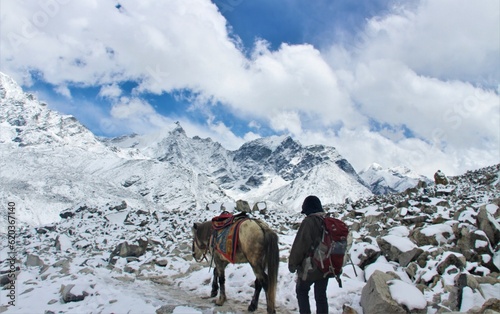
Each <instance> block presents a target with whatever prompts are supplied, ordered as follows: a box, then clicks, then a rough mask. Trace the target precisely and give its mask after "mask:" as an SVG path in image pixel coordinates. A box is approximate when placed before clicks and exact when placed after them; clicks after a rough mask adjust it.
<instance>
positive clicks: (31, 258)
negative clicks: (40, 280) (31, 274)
mask: <svg viewBox="0 0 500 314" xmlns="http://www.w3.org/2000/svg"><path fill="white" fill-rule="evenodd" d="M24 264H25V265H26V266H28V267H43V266H45V264H44V263H43V261H42V260H41V259H40V257H38V255H34V254H28V255H27V256H26V262H25V263H24Z"/></svg>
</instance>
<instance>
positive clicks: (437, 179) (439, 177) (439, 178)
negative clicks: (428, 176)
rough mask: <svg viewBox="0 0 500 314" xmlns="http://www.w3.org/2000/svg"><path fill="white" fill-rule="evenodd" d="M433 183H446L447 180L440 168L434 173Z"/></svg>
mask: <svg viewBox="0 0 500 314" xmlns="http://www.w3.org/2000/svg"><path fill="white" fill-rule="evenodd" d="M434 183H435V184H436V185H438V184H441V185H448V183H449V182H448V178H447V177H446V175H445V174H444V173H443V172H442V171H441V170H438V171H437V172H436V173H434Z"/></svg>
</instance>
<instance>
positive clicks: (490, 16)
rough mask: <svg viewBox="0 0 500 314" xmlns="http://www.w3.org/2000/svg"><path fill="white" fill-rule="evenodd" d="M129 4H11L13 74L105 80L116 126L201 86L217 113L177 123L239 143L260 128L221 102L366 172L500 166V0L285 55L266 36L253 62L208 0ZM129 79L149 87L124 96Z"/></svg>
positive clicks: (148, 119)
mask: <svg viewBox="0 0 500 314" xmlns="http://www.w3.org/2000/svg"><path fill="white" fill-rule="evenodd" d="M120 4H121V5H122V7H121V8H120V10H118V9H117V8H115V7H114V5H113V4H112V3H109V2H104V1H63V0H47V1H46V2H43V1H41V2H34V1H3V2H2V3H1V11H2V20H1V23H2V25H1V26H2V27H0V35H1V38H6V40H3V41H1V42H0V65H1V67H2V68H1V70H2V71H4V72H6V73H7V74H9V75H12V76H13V77H14V78H15V79H16V80H18V81H19V82H23V83H24V84H25V85H30V84H31V83H32V81H33V78H32V77H31V76H30V75H29V73H30V72H28V71H34V73H35V75H37V76H40V77H41V78H42V79H43V80H44V81H46V82H48V83H51V84H54V85H56V86H57V87H56V88H57V89H58V90H59V91H60V92H61V93H62V94H65V95H67V96H71V94H70V93H71V91H70V89H68V86H70V87H71V84H77V85H78V86H82V85H83V86H99V87H101V90H100V93H99V95H100V96H101V97H103V98H105V99H107V100H109V101H110V102H113V106H112V108H111V111H110V112H109V116H107V117H106V116H104V117H103V115H102V114H101V116H100V117H99V119H101V120H102V124H103V125H104V127H105V128H108V129H109V130H114V131H116V130H120V129H122V130H131V131H133V132H136V133H144V132H147V131H148V130H152V129H154V128H162V127H164V126H165V125H168V124H170V123H172V122H173V119H174V117H164V116H161V115H160V114H158V113H157V112H156V111H155V109H154V108H153V107H152V106H151V105H150V104H149V103H147V101H145V100H144V99H141V97H142V96H143V93H145V92H148V93H158V94H161V93H163V92H170V91H173V90H189V91H190V92H192V93H193V94H194V95H195V96H194V97H193V106H192V107H191V108H190V110H196V111H204V112H205V114H206V116H207V120H206V122H205V123H204V124H203V125H200V124H197V123H195V122H191V121H189V120H188V118H182V117H181V118H175V119H176V120H180V121H181V123H182V125H183V127H184V128H185V129H186V131H187V132H188V134H191V135H195V134H198V135H200V136H201V137H211V138H212V139H214V140H216V141H219V142H221V143H223V144H224V146H226V147H228V148H232V149H235V148H237V147H239V145H241V143H243V141H245V140H249V139H254V138H256V137H258V135H256V134H254V133H252V132H249V133H247V134H246V135H245V136H244V138H240V137H239V136H236V135H234V134H233V132H232V131H231V129H230V128H229V127H228V126H227V125H228V123H223V122H221V121H218V120H217V119H215V118H216V117H214V115H213V113H211V110H212V107H210V106H207V104H209V105H210V104H213V103H214V102H220V103H221V104H222V105H223V106H225V107H226V108H228V109H229V110H230V111H231V113H232V114H234V115H236V116H237V117H238V118H240V119H244V120H248V121H250V122H249V126H250V127H261V125H260V124H265V123H267V124H268V125H267V126H268V127H271V128H274V130H276V131H288V132H290V133H291V134H293V135H294V136H295V137H297V138H298V139H299V140H300V141H301V142H303V143H306V144H307V143H323V144H326V145H333V146H336V147H337V148H338V149H339V151H340V152H341V153H342V154H343V155H344V156H345V157H347V159H348V160H349V161H351V162H352V163H353V164H354V165H355V167H356V169H358V170H360V169H361V168H364V167H365V166H367V165H369V164H371V163H372V162H375V161H376V162H379V163H381V164H383V165H386V166H395V165H407V166H410V167H411V168H413V169H415V170H417V171H421V172H422V173H424V172H425V173H426V174H427V175H429V174H430V175H432V173H433V171H435V170H436V169H438V168H439V169H443V171H444V170H448V171H447V172H448V173H450V174H457V173H460V172H463V171H465V170H467V169H471V168H477V167H480V166H485V165H488V164H492V163H497V162H499V161H500V153H499V151H500V126H499V124H498V121H500V108H499V106H500V105H499V102H500V100H499V96H498V92H495V91H493V90H491V87H492V86H494V87H496V86H497V84H498V79H499V76H500V74H499V73H500V72H499V71H500V60H499V58H498V54H499V51H500V48H499V45H500V41H499V40H498V38H500V34H499V32H500V28H499V27H498V26H499V21H500V18H499V14H500V13H499V12H500V8H499V6H500V4H499V2H498V1H496V0H479V1H474V2H471V1H467V0H459V1H452V0H442V1H428V0H422V1H420V2H418V3H417V4H416V5H413V7H412V8H403V7H401V8H395V9H394V10H393V11H392V12H390V13H389V14H387V15H384V16H379V17H376V18H373V19H370V20H368V21H367V24H366V28H365V30H364V32H363V33H361V34H360V36H359V38H358V39H357V41H355V42H353V43H351V44H352V45H351V46H347V45H344V46H340V45H338V44H335V43H332V47H331V49H330V50H329V51H319V50H318V49H316V48H315V47H313V46H311V45H308V44H303V45H289V44H282V45H281V46H280V47H279V49H277V50H274V51H272V50H271V49H270V48H269V45H268V44H267V43H266V42H265V41H264V40H258V41H257V42H256V43H255V46H254V48H253V50H252V51H251V52H250V54H249V55H250V57H247V56H245V54H244V53H243V52H242V50H241V48H240V46H239V44H238V40H237V39H232V38H231V37H230V35H229V34H228V31H227V27H226V20H225V19H224V17H223V16H222V15H221V14H220V13H219V12H218V11H217V8H216V6H215V5H214V4H213V3H211V2H210V1H208V0H182V1H168V2H166V1H153V0H148V1H147V0H144V1H140V2H137V1H132V0H124V1H120ZM123 81H135V82H136V83H137V84H138V86H137V88H135V89H134V91H133V92H132V97H131V98H123V97H122V98H121V100H120V101H118V102H116V101H117V99H118V98H119V97H121V96H122V95H123V91H121V90H120V88H119V86H118V85H117V84H118V83H120V82H123ZM478 86H483V87H478ZM488 88H490V89H488ZM115 102H116V103H115ZM187 116H188V114H187ZM255 121H259V124H256V123H255ZM373 121H376V122H377V123H378V124H380V126H381V127H374V126H373V125H372V124H370V123H371V122H373ZM262 127H266V125H264V126H262ZM406 131H409V132H411V133H413V136H414V137H412V138H406V137H405V136H403V135H407V134H406V133H405V132H406ZM446 167H448V168H446Z"/></svg>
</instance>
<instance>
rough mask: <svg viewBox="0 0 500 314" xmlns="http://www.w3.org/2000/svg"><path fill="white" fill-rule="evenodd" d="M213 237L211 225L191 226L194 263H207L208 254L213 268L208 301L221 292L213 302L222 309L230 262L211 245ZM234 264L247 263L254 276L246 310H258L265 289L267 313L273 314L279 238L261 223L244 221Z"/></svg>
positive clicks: (198, 224)
mask: <svg viewBox="0 0 500 314" xmlns="http://www.w3.org/2000/svg"><path fill="white" fill-rule="evenodd" d="M212 234H213V228H212V222H211V221H206V222H203V223H195V224H194V225H193V247H192V249H193V257H194V259H195V260H196V261H197V262H201V261H202V260H203V259H206V254H207V253H209V254H210V255H211V256H212V258H213V262H214V263H215V267H214V271H213V280H212V290H211V293H210V297H216V296H217V293H218V291H219V288H220V293H219V298H218V299H216V300H215V304H217V305H223V304H224V302H225V301H226V289H225V281H226V279H225V274H224V270H225V268H226V266H227V265H228V264H229V263H230V261H229V260H228V259H227V258H226V257H224V256H223V255H222V254H220V253H219V252H218V251H217V250H216V249H215V248H214V247H213V245H211V236H212ZM207 260H208V259H207ZM234 263H249V264H250V265H251V266H252V270H253V272H254V274H255V290H254V294H253V297H252V301H251V302H250V305H249V306H248V310H249V311H250V312H253V311H255V310H256V309H257V307H258V303H259V295H260V292H261V290H262V289H264V291H265V294H266V302H267V313H276V287H277V282H278V266H279V248H278V235H277V234H276V233H275V232H274V231H273V230H271V228H269V226H268V225H267V224H266V223H264V222H263V221H261V220H258V219H246V220H245V221H243V222H242V223H241V225H240V228H239V231H238V243H237V246H236V252H235V258H234ZM266 269H267V273H266Z"/></svg>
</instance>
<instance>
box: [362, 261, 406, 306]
mask: <svg viewBox="0 0 500 314" xmlns="http://www.w3.org/2000/svg"><path fill="white" fill-rule="evenodd" d="M392 279H399V278H397V276H396V275H395V274H393V273H383V272H381V271H379V270H376V271H375V272H373V274H372V275H371V276H370V279H368V282H367V283H366V285H365V286H364V287H363V290H362V291H361V300H360V304H361V307H362V308H363V312H364V313H370V314H387V313H392V314H398V313H401V314H406V313H407V312H406V310H405V309H404V308H403V307H402V306H401V305H399V304H398V303H397V302H396V301H394V300H393V299H392V297H391V293H390V291H389V285H388V284H387V282H388V281H390V280H392Z"/></svg>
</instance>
